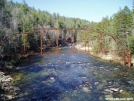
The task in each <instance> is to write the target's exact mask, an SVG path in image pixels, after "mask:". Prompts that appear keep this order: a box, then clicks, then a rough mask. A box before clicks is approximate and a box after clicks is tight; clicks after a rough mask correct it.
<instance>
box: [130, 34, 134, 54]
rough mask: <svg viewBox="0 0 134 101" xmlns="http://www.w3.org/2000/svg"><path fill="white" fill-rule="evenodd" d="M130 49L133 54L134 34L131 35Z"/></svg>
mask: <svg viewBox="0 0 134 101" xmlns="http://www.w3.org/2000/svg"><path fill="white" fill-rule="evenodd" d="M130 50H131V52H132V53H133V54H134V35H133V36H132V37H131V40H130Z"/></svg>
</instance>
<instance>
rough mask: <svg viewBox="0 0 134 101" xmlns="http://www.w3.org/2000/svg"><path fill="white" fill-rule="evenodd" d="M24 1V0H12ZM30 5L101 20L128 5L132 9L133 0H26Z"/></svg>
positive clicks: (73, 15)
mask: <svg viewBox="0 0 134 101" xmlns="http://www.w3.org/2000/svg"><path fill="white" fill-rule="evenodd" d="M12 1H13V2H16V1H17V2H18V3H23V0H12ZM25 1H26V3H27V4H28V5H29V6H30V7H34V8H35V9H40V10H44V11H48V12H49V13H51V14H53V13H59V14H60V15H61V16H65V17H74V18H80V19H85V20H88V21H94V22H99V21H101V19H102V18H103V17H106V16H108V17H111V16H112V15H113V14H115V13H117V12H118V11H119V9H120V8H122V9H123V8H124V6H128V7H129V9H130V10H132V2H133V0H25Z"/></svg>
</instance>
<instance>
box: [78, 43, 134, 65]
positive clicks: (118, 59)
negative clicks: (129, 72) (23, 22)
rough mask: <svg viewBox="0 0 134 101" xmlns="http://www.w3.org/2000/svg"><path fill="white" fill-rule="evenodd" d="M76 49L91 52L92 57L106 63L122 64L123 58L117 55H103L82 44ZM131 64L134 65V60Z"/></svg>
mask: <svg viewBox="0 0 134 101" xmlns="http://www.w3.org/2000/svg"><path fill="white" fill-rule="evenodd" d="M75 48H77V49H78V50H80V51H87V52H88V51H89V52H90V53H89V54H91V55H92V56H95V57H98V58H101V59H103V60H106V61H110V62H112V61H113V62H116V63H121V58H122V57H119V56H118V55H117V54H116V53H112V52H111V53H110V52H109V53H107V54H103V53H95V52H93V51H92V48H91V47H89V48H88V47H84V46H82V44H78V45H76V46H75ZM131 63H132V64H134V59H133V58H132V60H131Z"/></svg>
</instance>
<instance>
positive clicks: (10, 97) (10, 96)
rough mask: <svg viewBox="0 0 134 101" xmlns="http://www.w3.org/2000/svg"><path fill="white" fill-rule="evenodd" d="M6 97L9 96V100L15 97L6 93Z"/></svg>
mask: <svg viewBox="0 0 134 101" xmlns="http://www.w3.org/2000/svg"><path fill="white" fill-rule="evenodd" d="M6 98H7V99H8V100H12V99H13V98H14V97H13V96H12V95H6Z"/></svg>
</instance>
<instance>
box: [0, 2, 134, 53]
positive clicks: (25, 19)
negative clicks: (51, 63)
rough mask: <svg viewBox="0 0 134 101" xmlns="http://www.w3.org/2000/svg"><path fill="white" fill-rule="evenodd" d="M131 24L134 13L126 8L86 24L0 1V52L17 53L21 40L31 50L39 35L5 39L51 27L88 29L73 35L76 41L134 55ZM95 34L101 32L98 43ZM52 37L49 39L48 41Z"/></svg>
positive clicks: (97, 47)
mask: <svg viewBox="0 0 134 101" xmlns="http://www.w3.org/2000/svg"><path fill="white" fill-rule="evenodd" d="M133 23H134V10H130V9H129V8H128V7H127V6H125V7H124V8H123V9H119V11H118V12H117V13H115V14H113V16H111V17H104V18H102V20H101V21H100V22H89V21H87V20H83V19H79V18H68V17H65V16H60V15H59V14H58V13H54V14H50V13H49V12H47V11H41V10H39V9H38V10H37V9H35V8H34V7H29V6H28V5H27V3H26V2H25V1H23V3H21V4H20V3H17V2H16V3H14V2H12V1H6V0H0V53H3V52H9V50H10V51H11V50H12V49H13V50H14V51H17V49H18V50H22V49H21V48H23V43H24V39H25V41H26V43H27V48H29V49H30V47H33V48H34V49H35V47H37V46H39V45H40V42H39V40H38V37H39V36H38V35H37V36H36V37H35V36H33V35H32V34H31V35H30V34H29V35H28V36H27V37H24V36H21V37H14V38H10V41H9V39H8V38H7V36H9V35H12V34H15V33H21V32H27V31H30V30H34V29H37V28H53V27H54V28H88V29H89V31H90V32H89V31H86V32H85V34H86V35H88V37H86V36H84V35H82V34H81V33H80V32H75V34H77V40H78V41H83V42H85V43H86V44H89V45H90V46H91V47H93V49H94V50H98V49H99V48H100V47H101V45H102V44H104V45H103V46H104V48H105V50H109V49H111V50H112V49H123V48H127V49H130V50H131V51H132V53H134V30H133V27H134V25H133ZM91 29H92V30H91ZM93 30H94V31H93ZM96 32H100V33H101V36H99V37H100V42H98V40H97V39H98V35H99V34H98V33H96ZM52 35H53V34H52ZM110 35H112V36H114V38H112V37H110ZM103 36H104V37H103ZM52 37H53V36H48V38H49V39H50V38H52ZM85 37H86V38H85ZM118 38H119V39H118ZM53 39H54V38H53ZM113 39H114V40H113ZM54 40H55V39H54ZM89 40H90V41H89ZM102 41H105V42H102ZM99 43H101V44H99ZM33 45H34V46H33ZM9 46H10V47H9ZM31 50H32V48H31ZM36 50H38V49H36Z"/></svg>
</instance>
